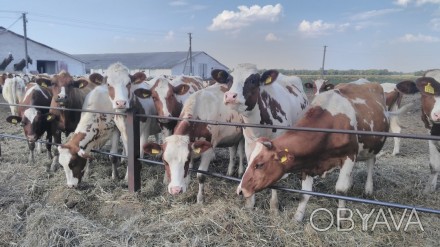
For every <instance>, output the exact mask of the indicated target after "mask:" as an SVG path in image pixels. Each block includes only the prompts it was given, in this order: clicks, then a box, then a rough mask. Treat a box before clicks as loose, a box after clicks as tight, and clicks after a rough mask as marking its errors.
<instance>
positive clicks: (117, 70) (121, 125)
mask: <svg viewBox="0 0 440 247" xmlns="http://www.w3.org/2000/svg"><path fill="white" fill-rule="evenodd" d="M145 79H146V75H145V74H144V73H142V72H137V73H135V74H134V75H130V74H129V70H128V68H127V67H125V66H124V65H123V64H122V63H119V62H117V63H114V64H111V65H110V66H109V67H108V69H107V71H106V82H107V85H108V92H109V93H108V95H109V97H110V101H111V102H112V107H113V109H114V110H115V111H116V112H126V111H127V110H128V109H135V110H136V112H137V113H138V114H145V115H157V111H156V108H155V107H154V103H153V99H152V98H151V97H150V96H151V94H150V93H151V92H150V85H148V84H147V83H146V81H145ZM114 121H115V123H116V126H117V127H118V129H119V131H120V132H121V139H122V142H123V145H124V150H127V148H128V146H127V145H128V135H127V129H128V128H129V127H130V125H129V123H128V122H127V118H126V117H125V116H123V115H115V118H114ZM140 121H141V122H140V130H139V131H140V134H141V136H140V147H139V148H140V150H141V156H143V148H142V147H143V145H144V143H146V142H147V140H148V137H149V136H150V135H156V139H157V134H158V133H160V131H161V129H160V127H159V124H158V123H157V120H156V119H155V118H146V117H141V118H140ZM126 179H127V174H126Z"/></svg>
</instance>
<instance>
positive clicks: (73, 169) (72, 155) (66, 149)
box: [58, 144, 91, 188]
mask: <svg viewBox="0 0 440 247" xmlns="http://www.w3.org/2000/svg"><path fill="white" fill-rule="evenodd" d="M58 152H59V162H60V164H61V165H62V166H63V168H64V172H65V173H66V179H67V186H68V187H69V188H75V187H77V186H78V184H79V183H80V182H81V179H82V177H83V176H84V170H85V167H86V164H87V159H90V158H91V157H90V156H89V155H88V154H85V153H84V150H82V149H80V148H79V147H78V146H75V145H69V144H65V145H61V146H59V147H58Z"/></svg>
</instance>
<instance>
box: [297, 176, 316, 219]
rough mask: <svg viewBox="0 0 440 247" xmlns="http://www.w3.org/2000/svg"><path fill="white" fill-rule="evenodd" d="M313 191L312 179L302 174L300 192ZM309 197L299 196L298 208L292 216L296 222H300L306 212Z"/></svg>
mask: <svg viewBox="0 0 440 247" xmlns="http://www.w3.org/2000/svg"><path fill="white" fill-rule="evenodd" d="M312 189H313V177H312V176H309V175H306V174H304V173H303V174H302V181H301V190H304V191H312ZM310 197H311V195H307V194H301V200H300V201H299V204H298V208H297V209H296V212H295V215H294V216H293V217H294V219H295V220H296V221H299V222H300V221H302V220H303V218H304V214H305V212H306V206H307V202H308V201H309V199H310Z"/></svg>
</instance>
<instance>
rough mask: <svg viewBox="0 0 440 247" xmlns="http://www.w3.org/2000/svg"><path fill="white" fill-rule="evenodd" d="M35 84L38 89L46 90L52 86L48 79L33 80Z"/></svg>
mask: <svg viewBox="0 0 440 247" xmlns="http://www.w3.org/2000/svg"><path fill="white" fill-rule="evenodd" d="M35 83H37V84H38V85H40V87H45V88H48V87H49V86H50V85H52V80H51V79H48V78H41V77H40V78H37V79H36V80H35Z"/></svg>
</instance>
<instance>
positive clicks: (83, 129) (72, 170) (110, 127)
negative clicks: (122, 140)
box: [58, 85, 119, 187]
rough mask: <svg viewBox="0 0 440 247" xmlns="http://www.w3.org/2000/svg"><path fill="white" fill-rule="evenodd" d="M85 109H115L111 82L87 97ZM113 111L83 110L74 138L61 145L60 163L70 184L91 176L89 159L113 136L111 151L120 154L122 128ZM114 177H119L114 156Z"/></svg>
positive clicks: (75, 184) (112, 159)
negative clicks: (120, 128) (88, 173)
mask: <svg viewBox="0 0 440 247" xmlns="http://www.w3.org/2000/svg"><path fill="white" fill-rule="evenodd" d="M82 109H83V110H99V111H103V112H112V111H113V107H112V104H111V102H110V99H109V97H108V89H107V85H101V86H97V87H95V89H93V90H92V91H91V92H90V93H89V94H88V95H87V96H86V98H85V100H84V104H83V107H82ZM113 118H114V117H113V114H105V113H93V112H82V114H81V119H80V121H79V123H78V126H77V127H76V129H75V131H74V132H73V135H72V136H71V137H70V139H69V140H68V141H67V142H66V143H65V144H62V145H61V146H59V147H58V151H59V154H60V156H59V162H60V164H61V165H62V166H63V167H64V171H65V173H66V179H67V186H69V187H76V186H77V185H78V183H79V182H81V179H82V178H83V176H84V177H86V175H87V168H88V166H87V161H88V159H90V158H91V154H90V151H91V150H92V149H96V148H100V147H102V146H103V145H104V144H105V143H106V142H107V141H108V140H109V139H110V138H111V141H112V147H111V151H110V152H111V153H116V152H117V151H118V150H117V147H118V143H119V131H118V130H117V128H116V125H115V122H114V121H113ZM110 159H111V162H112V165H113V166H112V168H113V169H112V178H113V179H116V178H118V174H117V169H116V168H117V165H118V163H117V159H115V158H113V157H111V158H110Z"/></svg>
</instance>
